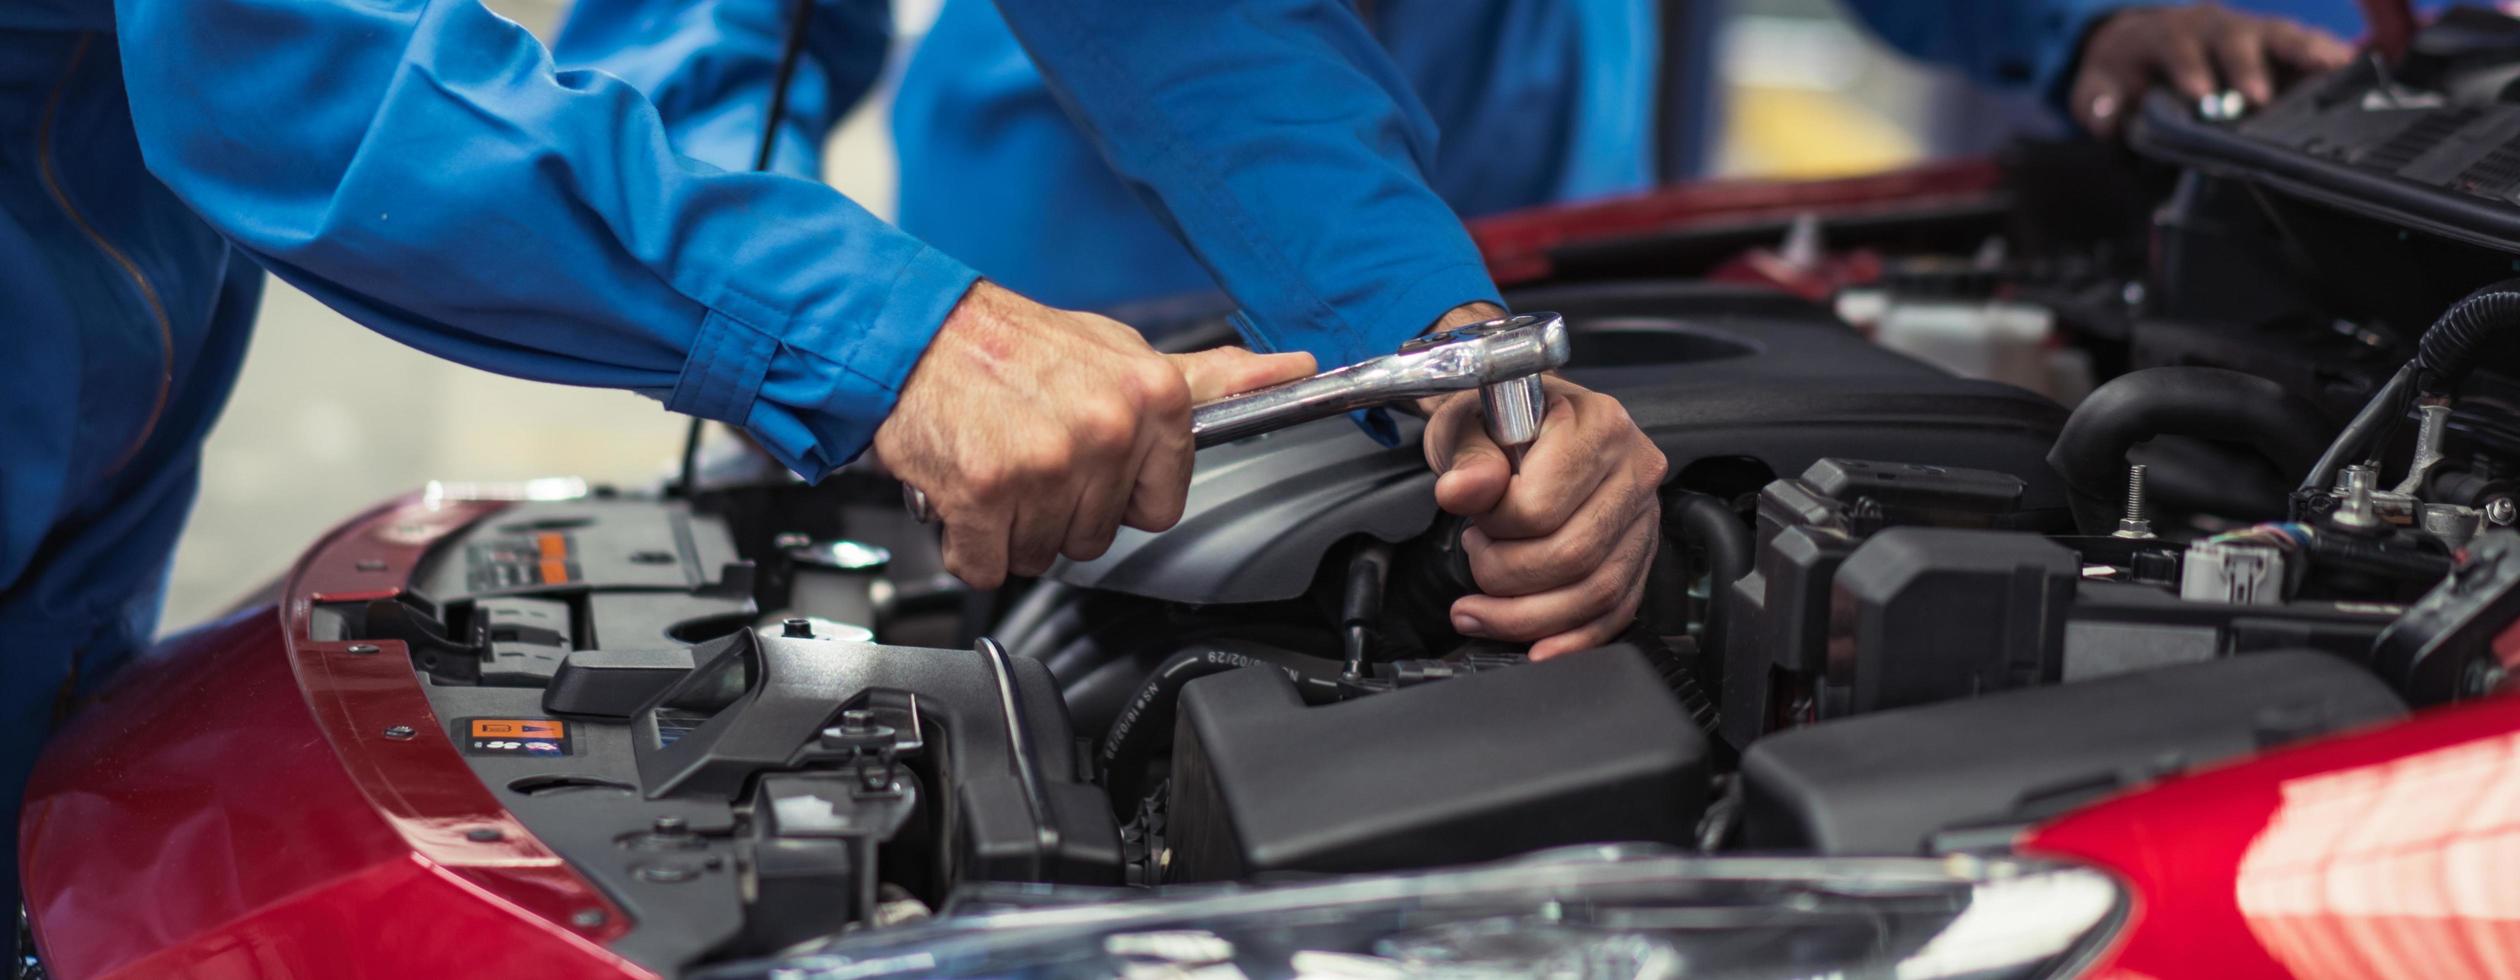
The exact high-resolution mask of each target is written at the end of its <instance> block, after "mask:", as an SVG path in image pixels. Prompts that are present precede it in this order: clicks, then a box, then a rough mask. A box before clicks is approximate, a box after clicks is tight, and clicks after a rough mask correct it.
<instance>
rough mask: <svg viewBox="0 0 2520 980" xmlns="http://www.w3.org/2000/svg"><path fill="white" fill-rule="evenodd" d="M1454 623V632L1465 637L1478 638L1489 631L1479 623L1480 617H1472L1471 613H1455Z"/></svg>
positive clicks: (1453, 616)
mask: <svg viewBox="0 0 2520 980" xmlns="http://www.w3.org/2000/svg"><path fill="white" fill-rule="evenodd" d="M1452 621H1453V632H1455V633H1459V634H1461V635H1463V636H1477V635H1479V634H1480V633H1482V632H1485V631H1486V630H1487V627H1486V626H1485V625H1482V624H1481V623H1480V622H1479V617H1477V616H1473V615H1470V614H1469V613H1464V612H1457V613H1454V614H1453V615H1452Z"/></svg>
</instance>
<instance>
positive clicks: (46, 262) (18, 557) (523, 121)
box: [0, 0, 1495, 882]
mask: <svg viewBox="0 0 2520 980" xmlns="http://www.w3.org/2000/svg"><path fill="white" fill-rule="evenodd" d="M814 3H815V6H814V11H815V20H814V21H813V30H812V31H811V33H810V34H809V47H808V50H809V52H810V57H808V58H807V60H806V63H805V64H804V66H803V69H802V72H801V74H800V79H799V81H798V83H797V85H796V95H795V99H794V101H793V102H791V103H790V106H789V111H790V113H791V121H790V123H789V124H788V126H787V128H786V131H785V132H784V133H783V136H784V139H783V142H782V145H781V147H780V150H779V152H778V154H777V162H778V164H779V169H781V170H784V171H786V173H771V174H757V173H744V172H739V171H740V170H741V168H743V167H745V166H746V165H747V164H748V163H749V159H748V158H749V157H750V155H751V144H752V140H753V135H754V134H755V133H756V132H757V129H758V127H759V125H760V123H761V121H762V117H763V113H764V108H763V107H764V106H766V104H767V103H768V101H769V99H768V91H767V90H768V81H769V79H770V78H771V75H772V66H773V64H774V63H775V61H776V57H777V52H778V48H779V41H780V36H781V20H782V9H783V5H782V4H780V3H779V2H778V0H581V2H580V3H579V5H578V7H579V9H578V10H577V11H576V13H575V14H574V15H573V17H572V19H571V23H570V25H569V27H568V28H567V30H566V31H565V32H564V34H563V37H562V38H561V39H560V40H559V42H558V43H557V46H558V47H559V49H560V60H559V62H558V63H557V64H555V62H554V60H553V57H552V55H551V54H549V53H547V52H546V51H545V50H544V48H543V47H542V46H541V45H540V44H538V43H537V42H536V41H535V40H534V38H533V37H531V36H530V35H529V34H527V32H526V31H525V30H524V29H522V28H520V27H518V26H517V25H515V24H513V23H511V22H509V21H507V20H505V19H502V18H500V17H498V16H496V15H494V14H492V13H490V12H489V11H488V10H486V9H484V8H483V7H481V6H480V5H479V4H478V3H475V2H473V0H0V452H4V453H5V457H4V458H0V814H6V815H8V816H9V817H11V818H13V817H14V815H15V812H16V800H17V796H18V793H19V790H20V788H21V786H22V784H23V781H24V778H25V775H26V772H27V770H28V768H29V766H30V764H31V759H32V757H33V755H34V752H35V749H36V747H37V744H38V743H39V741H40V739H41V738H42V735H43V733H44V732H46V731H47V730H48V729H49V726H50V724H51V722H52V720H53V715H54V713H55V711H56V708H57V706H58V705H59V704H60V703H61V702H62V698H63V696H64V695H66V694H67V693H70V692H71V691H73V690H74V689H77V688H80V687H83V686H85V684H86V683H87V682H91V681H92V680H93V679H94V678H98V677H101V676H102V675H103V674H105V673H106V672H107V671H108V670H110V669H111V668H112V667H113V666H114V665H115V664H117V663H120V662H123V661H125V660H128V659H129V658H130V657H131V656H132V654H133V653H134V651H136V650H137V649H139V648H141V647H142V646H144V645H145V644H146V643H147V642H148V640H149V638H150V636H151V634H152V632H153V630H154V626H155V620H156V615H157V609H158V605H159V598H160V595H161V593H162V592H163V589H164V584H165V581H166V572H167V564H168V559H169V555H170V553H171V550H172V548H173V545H174V542H175V539H176V535H177V532H178V530H179V529H180V527H181V524H182V522H183V519H184V515H185V512H186V510H187V508H188V507H189V505H190V502H191V500H192V497H193V491H194V486H195V482H196V476H197V473H198V469H199V462H200V451H201V448H200V447H201V442H202V438H203V436H204V434H205V433H206V431H207V430H208V428H209V426H210V424H211V421H212V419H213V418H214V417H215V416H216V414H217V412H218V409H219V407H220V405H221V403H222V401H223V400H224V399H225V397H226V395H227V392H228V389H229V388H230V386H231V384H232V383H233V381H234V378H235V375H236V370H237V367H238V364H239V362H240V360H241V359H242V356H243V352H244V349H245V345H246V337H247V332H248V328H249V325H250V321H251V320H252V318H253V316H254V312H255V307H256V303H257V299H258V296H257V293H258V290H259V287H260V283H261V278H260V277H261V274H262V271H263V270H268V271H270V272H271V273H272V274H274V275H278V276H279V277H281V278H283V279H286V280H288V281H289V282H290V283H291V284H293V285H295V286H297V287H299V288H301V289H304V290H306V291H307V292H309V293H311V294H313V295H315V296H316V297H317V298H319V299H321V300H323V301H324V302H325V303H327V304H328V305H330V306H332V307H333V308H335V309H337V310H340V311H342V312H343V313H345V314H347V315H348V316H350V317H351V318H352V319H354V320H357V321H359V322H360V323H362V324H365V325H366V326H368V327H370V328H372V329H375V330H377V331H379V332H381V333H384V334H386V335H388V336H391V337H393V338H395V339H396V340H399V341H401V342H403V343H406V344H409V345H411V346H413V347H417V348H420V349H422V350H426V351H429V352H431V353H435V354H438V355H441V356H444V357H448V358H451V359H454V360H457V361H461V362H463V363H466V364H471V365H474V366H477V367H481V368H484V369H487V370H492V371H497V372H499V373H502V374H508V375H514V376H517V377H523V378H531V379H535V380H541V381H549V382H555V383H561V384H572V385H593V386H605V387H615V388H626V389H630V390H634V391H638V392H641V393H643V394H647V395H649V396H651V397H654V398H656V399H657V400H659V401H661V402H663V403H664V404H665V406H666V407H668V408H670V409H673V410H675V411H679V412H685V413H689V414H693V415H698V416H703V417H707V418H712V419H717V420H721V421H724V422H728V423H730V424H734V425H738V426H741V427H743V428H744V429H746V430H747V431H748V432H750V433H751V434H752V436H753V437H754V438H756V439H757V440H758V441H759V442H760V443H761V444H762V445H763V446H764V447H765V448H767V449H768V450H769V451H770V452H771V453H772V454H774V455H776V456H777V457H778V458H779V459H780V460H781V461H782V462H784V463H786V464H787V465H789V466H790V467H792V468H794V469H795V470H796V471H797V472H799V473H802V474H805V475H807V476H809V477H818V476H820V475H822V474H824V473H826V472H828V471H829V470H831V469H832V468H834V467H836V466H838V465H840V464H842V463H844V462H846V461H847V460H849V459H850V458H852V457H854V456H856V455H857V454H858V453H859V452H860V451H861V450H862V449H863V448H864V447H865V445H866V444H867V442H868V441H869V439H870V438H871V436H872V433H873V432H874V430H875V427H876V426H877V424H878V423H879V422H881V421H882V419H883V418H884V416H885V415H886V414H887V413H888V412H889V411H890V410H891V408H892V406H893V403H894V400H895V397H896V393H897V391H898V389H899V388H900V386H901V384H902V382H903V380H904V378H905V377H906V376H907V374H908V373H909V371H910V370H911V368H912V366H913V365H914V364H915V363H916V360H917V358H918V356H919V354H920V352H921V351H922V350H924V349H925V347H926V345H927V343H928V342H929V340H930V338H931V337H932V336H933V335H934V333H935V332H936V330H937V329H938V327H939V326H940V325H941V324H942V322H943V321H944V319H945V317H946V314H947V312H948V311H949V310H950V309H951V308H952V307H953V305H954V304H955V303H956V302H958V301H959V299H960V297H961V296H962V295H963V293H964V291H965V290H966V289H967V288H968V287H969V286H970V285H971V283H972V281H973V279H974V273H973V272H972V270H971V269H970V268H969V267H967V266H966V265H964V264H963V263H962V262H959V261H957V260H956V259H954V258H952V257H950V256H949V255H948V254H947V253H946V252H944V251H940V250H938V249H936V248H933V247H930V246H929V245H927V244H925V243H923V242H921V241H919V240H918V239H915V238H912V237H911V236H909V235H906V234H904V233H902V232H901V231H899V230H897V229H895V228H893V227H891V226H889V225H887V224H885V223H883V222H881V221H879V220H877V219H875V218H874V217H872V216H871V215H869V214H868V213H867V212H866V211H865V210H863V209H861V208H859V207H858V206H857V205H855V204H853V203H851V202H850V201H849V200H847V199H846V198H844V197H843V196H842V195H840V194H839V193H838V192H836V191H833V190H832V189H831V188H829V187H827V186H824V185H822V184H819V183H816V182H813V181H811V180H806V179H800V178H799V177H798V176H795V175H798V174H810V173H812V172H813V171H814V170H815V169H816V167H817V161H816V159H815V155H816V151H815V148H816V147H817V146H818V145H819V143H820V142H821V137H822V136H823V135H824V132H825V131H826V130H827V129H828V128H829V127H830V125H831V124H832V123H833V122H834V120H836V119H837V118H838V117H839V115H840V113H841V112H842V111H843V110H844V109H845V108H847V106H848V105H849V103H851V102H852V101H854V100H855V99H856V98H857V97H858V95H859V93H860V92H861V91H862V90H863V89H864V88H865V87H866V84H867V83H868V81H869V80H870V79H871V78H873V77H874V75H875V72H876V70H877V66H878V65H879V64H880V60H879V59H880V56H881V52H882V50H883V47H884V43H885V37H884V35H883V25H884V24H885V23H886V22H887V11H886V10H885V9H884V5H883V4H881V3H866V2H857V0H814ZM1005 9H1006V12H1007V14H1008V17H1007V20H1008V23H1009V25H1010V26H1012V27H1013V28H1014V30H1015V31H1016V33H1017V34H1018V35H1019V36H1022V37H1023V38H1024V39H1025V40H1026V41H1027V42H1028V43H1030V44H1031V45H1032V46H1033V47H1034V48H1035V49H1036V50H1038V51H1039V52H1040V53H1041V64H1042V65H1043V67H1044V75H1045V76H1046V79H1047V82H1048V84H1049V86H1050V87H1051V89H1052V90H1053V91H1056V92H1058V93H1060V94H1061V97H1062V98H1063V99H1064V100H1066V101H1067V102H1068V103H1069V104H1070V105H1072V106H1073V107H1074V108H1076V109H1077V111H1078V112H1079V114H1080V118H1081V119H1082V120H1083V125H1084V131H1085V132H1086V133H1088V134H1089V138H1091V139H1093V140H1095V141H1097V142H1098V143H1100V144H1101V146H1102V150H1103V152H1104V153H1105V154H1106V155H1107V156H1108V158H1109V159H1110V160H1112V161H1113V163H1114V165H1115V167H1116V168H1117V170H1118V171H1119V172H1120V173H1121V174H1123V175H1125V177H1126V179H1127V180H1128V181H1129V182H1130V183H1131V184H1132V185H1133V186H1135V187H1137V188H1138V189H1140V190H1142V191H1143V192H1144V193H1146V194H1147V195H1148V196H1149V199H1150V200H1152V201H1153V202H1155V205H1156V213H1158V214H1160V215H1162V218H1163V220H1164V221H1165V222H1166V223H1167V224H1169V225H1170V226H1171V227H1174V228H1176V229H1178V230H1180V231H1181V232H1182V233H1183V234H1184V235H1186V236H1187V237H1188V238H1189V240H1190V241H1191V242H1192V243H1193V245H1194V247H1195V249H1196V250H1197V253H1198V254H1199V255H1200V256H1201V257H1202V258H1203V259H1204V260H1205V261H1206V263H1207V267H1208V268H1210V269H1213V270H1215V272H1216V275H1217V276H1218V278H1219V279H1220V280H1221V281H1223V283H1224V284H1225V286H1226V287H1227V288H1228V289H1229V290H1231V291H1232V293H1233V294H1234V295H1236V296H1238V297H1241V298H1242V307H1243V312H1244V314H1245V317H1244V321H1245V322H1246V323H1247V324H1248V325H1249V326H1250V327H1251V329H1252V336H1253V339H1254V342H1255V343H1256V344H1258V345H1259V346H1263V347H1270V348H1279V349H1302V350H1308V351H1310V352H1312V353H1314V354H1315V355H1316V356H1318V357H1320V358H1321V359H1323V360H1324V361H1325V362H1332V363H1336V362H1341V361H1346V360H1351V359H1354V358H1355V357H1357V356H1359V355H1361V354H1363V353H1367V352H1380V351H1386V350H1389V349H1391V348H1392V347H1393V346H1395V345H1396V344H1397V343H1398V342H1399V341H1400V340H1401V339H1403V338H1405V337H1407V336H1409V335H1411V334H1413V333H1415V332H1417V331H1419V330H1420V329H1422V328H1423V327H1424V326H1425V325H1426V324H1428V323H1429V322H1431V321H1433V320H1435V319H1436V318H1437V317H1438V316H1440V315H1441V314H1442V313H1443V312H1444V311H1445V310H1447V309H1449V308H1451V307H1453V306H1455V305H1457V304H1460V303H1464V302H1469V301H1476V300H1492V299H1494V298H1495V293H1494V287H1493V286H1492V284H1490V283H1489V281H1488V279H1487V277H1486V274H1485V272H1484V270H1483V269H1482V268H1481V266H1480V263H1479V257H1478V254H1477V252H1476V250H1475V248H1473V247H1472V245H1471V243H1470V241H1469V239H1468V236H1467V235H1466V234H1465V233H1464V232H1463V231H1462V229H1461V228H1460V227H1459V224H1458V223H1457V222H1456V221H1455V220H1454V218H1453V216H1452V213H1451V211H1450V210H1449V209H1448V208H1447V207H1446V206H1445V205H1444V203H1443V201H1442V200H1441V199H1440V198H1438V197H1437V196H1436V195H1435V194H1433V193H1432V192H1430V191H1428V190H1427V189H1426V188H1425V185H1424V178H1423V176H1422V172H1423V168H1424V167H1425V164H1426V161H1427V160H1428V159H1429V158H1430V156H1431V153H1432V150H1433V143H1434V137H1433V126H1432V125H1431V124H1430V123H1429V122H1428V120H1427V119H1426V117H1425V115H1424V113H1423V112H1422V111H1420V110H1419V109H1418V108H1417V105H1416V103H1415V101H1413V100H1412V99H1410V98H1409V97H1408V96H1407V94H1406V92H1405V82H1404V81H1403V80H1402V76H1401V74H1400V72H1399V70H1398V69H1397V68H1395V67H1394V66H1393V65H1392V63H1391V61H1390V59H1389V57H1388V56H1387V55H1385V54H1384V53H1383V50H1382V48H1381V47H1380V46H1379V45H1377V44H1376V43H1374V40H1373V38H1372V37H1371V36H1370V35H1369V34H1368V33H1367V32H1366V30H1365V29H1364V27H1363V26H1362V25H1360V24H1358V23H1357V22H1356V19H1355V18H1354V17H1353V16H1350V15H1349V14H1348V13H1347V12H1346V11H1345V10H1344V9H1343V8H1341V7H1340V6H1339V5H1338V4H1337V2H1336V0H1247V2H1241V3H1236V4H1232V5H1223V4H1217V3H1214V2H1213V0H1007V2H1006V4H1005ZM303 383H305V384H309V385H317V384H321V385H363V384H365V385H372V384H384V383H391V381H390V379H378V378H373V377H368V376H366V373H365V372H364V371H363V369H362V366H361V365H358V364H341V365H336V366H335V367H334V369H333V370H332V371H331V372H328V373H327V374H325V375H324V376H321V377H309V378H306V379H303ZM300 544H302V543H300V542H272V545H271V546H272V547H274V548H283V549H292V548H295V547H298V546H300ZM74 677H75V678H76V681H75V682H74ZM168 736H169V737H181V733H173V732H170V733H168ZM9 853H10V855H11V856H12V859H11V860H9V861H8V862H7V864H8V865H9V866H8V867H5V868H0V871H5V872H7V874H6V875H5V877H0V881H9V882H13V881H14V880H15V875H14V860H13V856H14V853H15V852H14V849H11V850H10V851H9Z"/></svg>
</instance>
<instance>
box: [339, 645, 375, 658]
mask: <svg viewBox="0 0 2520 980" xmlns="http://www.w3.org/2000/svg"><path fill="white" fill-rule="evenodd" d="M380 649H382V648H381V647H378V646H377V645H376V644H373V643H353V644H350V645H349V646H346V647H342V648H341V652H343V653H348V654H355V655H357V656H361V657H364V656H367V655H368V654H371V653H375V652H376V651H378V650H380Z"/></svg>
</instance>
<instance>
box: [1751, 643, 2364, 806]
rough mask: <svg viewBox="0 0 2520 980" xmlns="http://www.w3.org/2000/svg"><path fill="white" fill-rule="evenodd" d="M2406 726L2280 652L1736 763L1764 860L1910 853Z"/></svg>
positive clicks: (1907, 715)
mask: <svg viewBox="0 0 2520 980" xmlns="http://www.w3.org/2000/svg"><path fill="white" fill-rule="evenodd" d="M2405 713H2406V706H2405V704H2404V703H2403V702H2401V701H2399V700H2398V698H2397V696H2396V695H2394V694H2392V693H2390V691H2389V689H2388V686H2387V685H2385V684H2382V683H2381V682H2380V681H2379V680H2377V679H2376V678H2374V677H2372V676H2371V674H2370V673H2369V672H2367V671H2365V670H2364V669H2362V668H2361V667H2360V666H2358V665H2356V664H2354V663H2352V662H2350V661H2347V660H2344V659H2342V658H2338V657H2333V656H2329V655H2327V654H2322V653H2312V652H2306V651H2287V652H2280V653H2261V654H2252V655H2248V656H2243V657H2234V658H2231V659H2227V660H2217V661H2213V662H2210V663H2203V664H2193V665H2189V666H2183V667H2172V668H2166V669H2162V670H2152V671H2144V672H2140V673H2134V674H2123V675H2119V676H2115V677H2108V678H2103V679H2100V680H2095V681H2086V682H2083V683H2079V684H2066V685H2061V686H2057V687H2050V688H2039V689H2034V690H2027V691H2012V692H2007V693H2004V694H1999V695H1992V696H1988V697H1982V698H1975V699H1971V700H1965V701H1954V702H1948V703H1944V704H1937V705H1929V706H1924V707H1917V708H1908V709H1903V710H1899V711H1886V712H1882V713H1880V714H1874V715H1867V716H1864V717H1860V718H1852V719H1847V720H1843V721H1833V722H1825V723H1822V724H1818V725H1814V726H1811V727H1808V728H1801V729H1796V730H1793V731H1789V732H1784V733H1781V734H1778V735H1774V736H1771V737H1769V738H1765V739H1762V740H1760V741H1759V742H1757V743H1756V744H1753V745H1752V746H1750V750H1749V751H1748V752H1747V753H1745V754H1744V755H1743V756H1742V762H1741V773H1742V780H1743V784H1744V787H1745V792H1746V804H1747V806H1746V807H1745V810H1744V815H1743V824H1742V839H1743V844H1744V846H1746V847H1749V848H1752V849H1758V850H1777V849H1794V850H1806V849H1807V850H1811V851H1816V852H1819V853H1822V854H1831V855H1842V854H1912V853H1916V852H1917V851H1919V850H1921V849H1925V848H1926V847H1927V846H1928V844H1929V842H1930V841H1931V840H1932V839H1933V838H1934V837H1935V836H1936V835H1937V834H1940V833H1942V832H1944V831H1947V830H1954V829H1960V828H1967V827H1971V826H1976V825H2007V824H2014V823H2019V822H2022V821H2029V820H2037V819H2042V818H2044V817H2047V816H2050V815H2053V814H2055V813H2058V812H2062V811H2063V810H2065V809H2070V808H2071V807H2073V806H2076V805H2079V804H2081V803H2084V802H2087V801H2089V800H2092V799H2094V798H2096V797H2098V796H2100V795H2105V794H2108V793H2112V792H2116V791H2118V790H2120V789H2122V788H2126V787H2129V786H2132V785H2134V784H2137V783H2141V782H2144V781H2146V780H2150V779H2154V778H2157V777H2159V776H2162V775H2165V774H2168V773H2172V772H2177V771H2181V770H2185V769H2189V768H2194V767H2197V766H2201V765H2205V764H2207V763H2212V762H2215V761H2219V760H2223V759H2229V758H2233V757H2236V756H2241V755H2246V754H2250V753H2254V752H2257V751H2259V750H2262V749H2265V748H2269V747H2272V746H2274V745H2278V744H2282V743H2284V742H2289V741H2293V740H2296V739H2301V738H2306V737H2309V736H2313V735H2320V734H2325V733H2328V732H2334V731H2339V730H2342V729H2346V728H2352V727H2356V726H2360V725H2366V724H2373V723H2377V722H2382V721H2388V720H2391V719H2395V718H2399V717H2401V716H2403V715H2404V714H2405Z"/></svg>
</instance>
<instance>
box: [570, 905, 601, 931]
mask: <svg viewBox="0 0 2520 980" xmlns="http://www.w3.org/2000/svg"><path fill="white" fill-rule="evenodd" d="M609 918H611V916H608V915H605V914H604V910H603V909H579V910H577V911H575V912H572V913H570V914H569V924H570V925H573V926H576V927H578V928H580V929H593V928H595V927H596V926H600V925H603V924H604V921H605V920H606V919H609Z"/></svg>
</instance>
